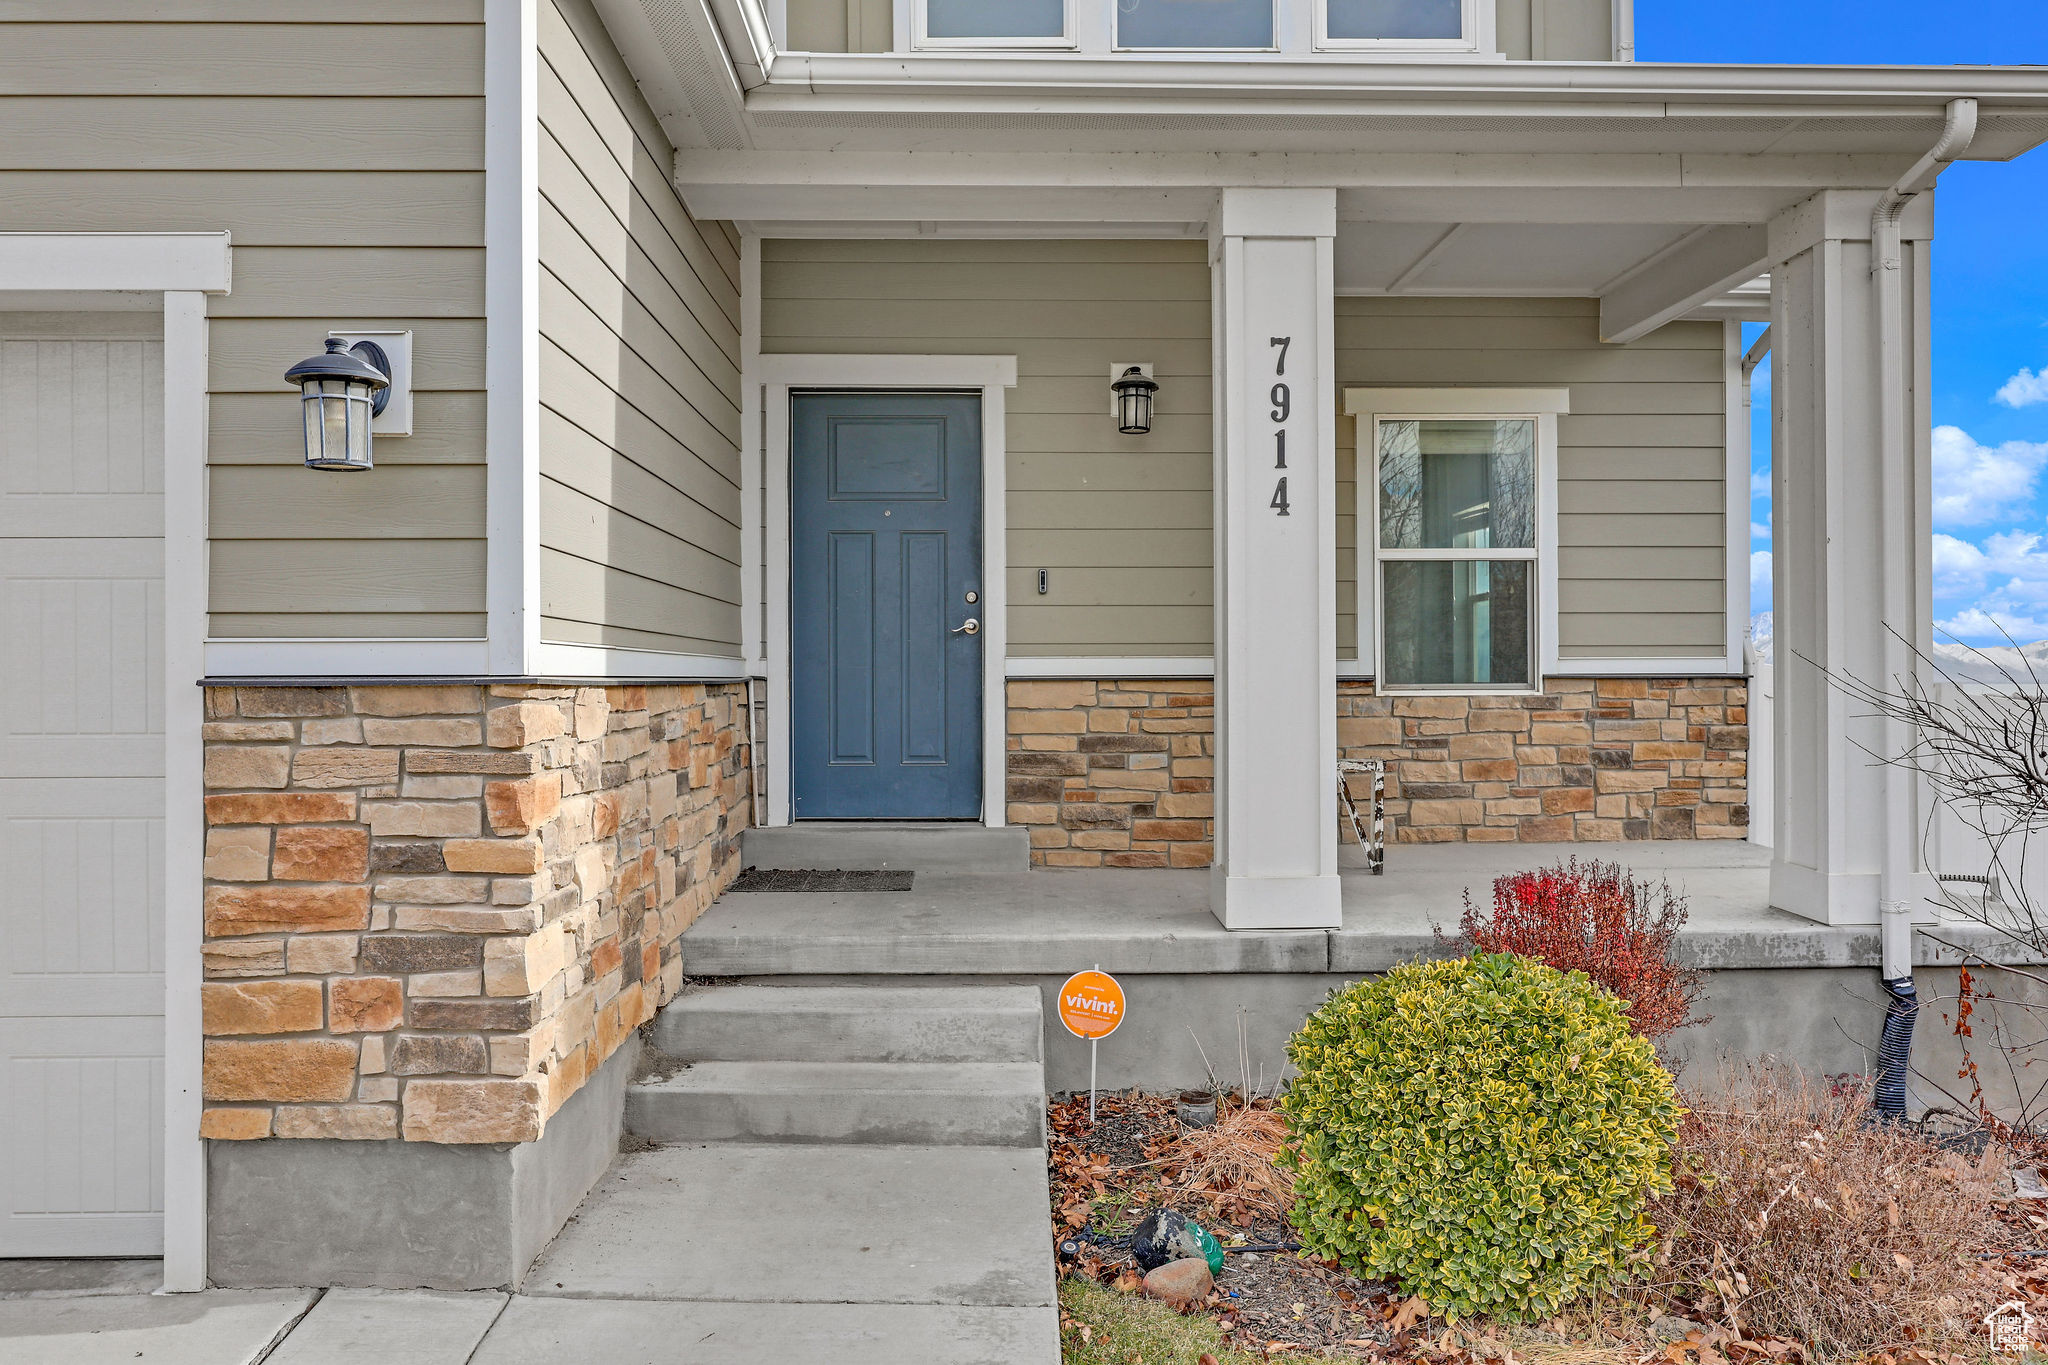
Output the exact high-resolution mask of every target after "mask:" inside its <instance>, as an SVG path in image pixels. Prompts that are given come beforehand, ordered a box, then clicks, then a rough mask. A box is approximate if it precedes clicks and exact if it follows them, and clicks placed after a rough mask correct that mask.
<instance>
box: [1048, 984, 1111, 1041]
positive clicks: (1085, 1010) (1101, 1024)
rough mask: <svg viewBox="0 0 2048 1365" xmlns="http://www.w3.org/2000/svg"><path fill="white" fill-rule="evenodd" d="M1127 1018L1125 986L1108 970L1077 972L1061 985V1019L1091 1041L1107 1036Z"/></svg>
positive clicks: (1068, 1028) (1070, 1030) (1074, 1031)
mask: <svg viewBox="0 0 2048 1365" xmlns="http://www.w3.org/2000/svg"><path fill="white" fill-rule="evenodd" d="M1123 1021H1124V988H1123V987H1122V986H1120V985H1118V984H1117V980H1116V978H1115V977H1113V976H1111V975H1110V974H1109V973H1108V972H1104V971H1092V972H1075V973H1074V974H1073V975H1072V976H1070V977H1068V978H1067V982H1066V984H1065V985H1063V986H1061V987H1060V1022H1061V1023H1062V1024H1065V1025H1066V1026H1067V1032H1069V1033H1071V1034H1073V1035H1074V1036H1075V1037H1076V1038H1085V1039H1087V1040H1088V1041H1089V1042H1091V1043H1092V1042H1096V1041H1097V1040H1099V1039H1103V1038H1107V1037H1108V1036H1109V1035H1110V1034H1112V1033H1115V1032H1116V1030H1117V1026H1118V1025H1119V1024H1121V1023H1123Z"/></svg>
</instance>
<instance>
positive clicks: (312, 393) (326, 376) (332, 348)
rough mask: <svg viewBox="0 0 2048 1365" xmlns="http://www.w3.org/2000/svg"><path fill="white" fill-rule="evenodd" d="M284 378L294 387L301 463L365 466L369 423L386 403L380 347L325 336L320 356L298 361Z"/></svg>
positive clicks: (387, 372)
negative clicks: (301, 426) (302, 425)
mask: <svg viewBox="0 0 2048 1365" xmlns="http://www.w3.org/2000/svg"><path fill="white" fill-rule="evenodd" d="M284 377H285V381H286V382H287V383H291V384H297V385H298V386H299V408H300V412H301V413H302V415H303V416H304V417H305V421H306V467H307V468H308V469H368V468H370V467H371V465H370V423H371V421H372V420H373V419H374V418H375V417H376V416H377V415H378V414H379V413H381V412H383V411H384V409H385V407H386V405H388V404H389V403H390V402H391V359H390V357H389V356H387V355H386V354H385V353H384V348H383V347H382V346H379V345H378V344H377V343H376V342H374V341H358V342H357V343H356V344H355V345H353V346H351V345H349V344H348V342H347V341H346V340H344V339H343V338H341V337H329V338H328V339H327V350H326V351H325V352H324V353H323V354H321V355H316V356H313V357H311V358H309V359H306V360H301V361H300V362H299V363H298V364H296V365H294V366H292V367H291V368H290V369H289V370H286V371H285V372H284Z"/></svg>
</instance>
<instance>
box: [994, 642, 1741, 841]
mask: <svg viewBox="0 0 2048 1365" xmlns="http://www.w3.org/2000/svg"><path fill="white" fill-rule="evenodd" d="M1544 685H1545V689H1546V690H1545V691H1544V692H1543V693H1541V694H1540V695H1534V696H1501V697H1440V696H1396V697H1383V696H1379V695H1377V694H1375V693H1374V691H1373V690H1372V685H1371V684H1370V683H1362V682H1348V681H1347V682H1342V683H1340V684H1339V686H1338V694H1337V717H1338V719H1337V739H1338V744H1339V747H1340V752H1341V753H1342V755H1343V757H1345V758H1380V759H1386V760H1389V764H1390V766H1389V771H1388V774H1387V816H1388V820H1387V823H1388V831H1389V833H1388V839H1389V841H1390V842H1398V843H1408V844H1417V843H1457V842H1469V843H1481V842H1489V843H1514V842H1522V843H1568V842H1598V843H1607V842H1617V843H1618V842H1622V841H1625V840H1634V839H1743V838H1747V837H1748V834H1749V784H1748V773H1749V761H1748V759H1749V728H1748V720H1749V716H1748V705H1749V692H1748V686H1747V684H1746V682H1745V681H1744V680H1743V679H1741V678H1662V679H1650V680H1644V679H1636V678H1601V679H1592V678H1551V679H1547V680H1546V681H1545V684H1544ZM1214 702H1215V694H1214V691H1213V689H1212V688H1211V687H1210V686H1209V684H1207V683H1205V682H1197V681H1193V680H1184V681H1149V682H1148V681H1132V680H1113V681H1112V680H1104V681H1095V680H1082V681H1057V682H1053V681H1047V682H1013V683H1011V684H1010V685H1009V707H1010V712H1009V731H1010V738H1009V748H1010V757H1009V819H1010V821H1011V822H1012V823H1013V824H1019V825H1025V826H1028V827H1029V828H1030V831H1031V850H1032V852H1031V858H1032V861H1033V862H1034V863H1036V864H1039V865H1042V866H1048V867H1206V866H1208V865H1209V861H1210V857H1211V854H1212V851H1213V849H1212V839H1213V830H1212V817H1213V815H1214V813H1215V812H1214V801H1213V797H1212V794H1211V788H1212V782H1213V778H1214V775H1215V767H1214V754H1215V744H1214V734H1213V731H1214V727H1215V714H1216V712H1215V705H1214ZM1352 781H1353V787H1352V790H1353V793H1354V795H1355V796H1357V797H1359V798H1361V799H1362V798H1364V797H1366V796H1367V795H1368V794H1369V792H1370V787H1369V785H1368V784H1369V779H1364V778H1354V779H1353V780H1352ZM1361 809H1363V808H1361ZM1345 837H1346V838H1347V840H1348V839H1349V837H1350V836H1349V832H1348V831H1346V835H1345Z"/></svg>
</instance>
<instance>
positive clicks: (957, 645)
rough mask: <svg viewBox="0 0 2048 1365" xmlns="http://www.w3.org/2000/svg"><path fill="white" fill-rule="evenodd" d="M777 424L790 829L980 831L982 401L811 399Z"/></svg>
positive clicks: (877, 396)
mask: <svg viewBox="0 0 2048 1365" xmlns="http://www.w3.org/2000/svg"><path fill="white" fill-rule="evenodd" d="M789 418H790V422H789V427H790V441H789V463H790V499H789V500H790V516H789V522H790V525H789V556H790V589H789V596H790V645H791V678H792V684H793V687H792V691H793V694H794V699H795V709H794V713H793V714H792V715H791V717H790V739H791V750H792V753H791V770H792V774H793V778H794V781H793V783H792V787H791V813H792V814H793V816H794V817H795V818H796V819H799V820H973V819H978V818H979V817H980V815H981V679H982V674H981V670H982V657H981V635H980V633H979V626H980V623H981V620H982V598H983V588H982V582H981V399H980V398H979V397H978V396H975V395H963V394H950V393H806V394H796V395H794V396H792V397H791V399H790V413H789ZM969 622H973V623H974V626H973V628H972V629H962V627H963V626H966V625H967V624H968V623H969Z"/></svg>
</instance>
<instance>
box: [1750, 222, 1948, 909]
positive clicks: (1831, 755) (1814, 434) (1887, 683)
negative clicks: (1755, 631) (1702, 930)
mask: <svg viewBox="0 0 2048 1365" xmlns="http://www.w3.org/2000/svg"><path fill="white" fill-rule="evenodd" d="M1876 202H1877V195H1875V194H1872V193H1860V192H1849V191H1832V190H1831V191H1826V192H1823V193H1821V194H1818V195H1816V196H1814V197H1813V198H1812V199H1810V200H1807V201H1806V202H1805V203H1802V204H1800V205H1798V206H1796V207H1794V208H1791V209H1788V210H1786V211H1785V212H1784V213H1783V214H1781V215H1780V216H1779V217H1778V218H1777V220H1776V221H1774V222H1773V223H1772V224H1771V229H1770V242H1771V260H1772V263H1773V270H1772V276H1771V279H1772V287H1771V314H1772V326H1773V329H1774V330H1773V333H1772V335H1773V338H1774V343H1775V350H1774V359H1773V360H1772V373H1771V394H1772V396H1771V415H1772V430H1773V440H1772V472H1771V482H1772V501H1771V507H1772V514H1771V515H1772V528H1771V530H1772V535H1771V545H1772V550H1773V555H1772V574H1773V579H1774V582H1775V594H1774V600H1773V611H1774V613H1775V618H1776V619H1775V639H1776V662H1775V671H1776V683H1777V697H1776V704H1775V715H1774V723H1773V742H1774V744H1775V746H1776V754H1775V767H1776V773H1775V790H1774V793H1773V802H1774V809H1773V823H1774V826H1775V834H1776V840H1777V842H1776V847H1775V849H1774V860H1773V862H1772V865H1771V904H1772V905H1774V906H1777V907H1779V908H1781V909H1785V910H1790V911H1793V912H1795V913H1797V914H1801V915H1804V916H1807V917H1808V918H1810V919H1815V920H1819V921H1822V922H1823V923H1827V924H1876V923H1878V922H1879V898H1880V897H1879V882H1880V877H1881V872H1882V867H1883V861H1884V854H1885V851H1886V848H1887V847H1888V845H1890V844H1893V843H1904V844H1906V845H1907V848H1906V857H1907V858H1908V859H1909V862H1908V863H1907V865H1906V873H1907V879H1906V882H1905V884H1904V885H1905V888H1906V892H1907V899H1908V900H1909V903H1910V904H1912V905H1913V906H1914V907H1915V911H1914V917H1915V919H1918V918H1920V916H1921V915H1922V914H1923V913H1926V912H1927V901H1928V898H1929V897H1930V896H1931V895H1932V894H1933V892H1934V883H1933V879H1932V877H1931V876H1930V875H1929V873H1928V870H1927V868H1926V865H1925V859H1924V857H1923V848H1922V833H1923V832H1924V830H1925V828H1926V817H1927V815H1928V812H1929V804H1928V798H1927V796H1926V793H1925V789H1924V787H1923V786H1922V784H1921V783H1920V782H1919V781H1918V780H1917V779H1915V778H1914V777H1912V776H1911V775H1909V774H1908V773H1906V772H1904V771H1903V770H1901V769H1898V768H1894V767H1886V766H1882V765H1878V764H1877V763H1876V762H1875V760H1874V759H1873V758H1872V756H1871V755H1872V754H1873V753H1890V752H1896V750H1897V749H1898V747H1899V743H1898V737H1897V736H1893V737H1891V738H1887V737H1886V735H1885V734H1884V727H1883V726H1882V724H1881V723H1880V722H1878V721H1876V720H1873V719H1869V718H1868V717H1867V716H1866V714H1865V713H1866V712H1867V710H1868V708H1867V707H1864V706H1860V705H1858V704H1857V703H1856V702H1854V701H1852V700H1850V699H1849V698H1848V697H1846V696H1844V695H1843V694H1842V692H1841V690H1840V689H1839V688H1837V687H1835V686H1833V685H1832V684H1830V683H1829V682H1828V680H1827V678H1826V677H1825V676H1824V674H1823V670H1827V671H1828V672H1833V673H1836V674H1841V675H1845V676H1849V677H1853V678H1855V679H1857V680H1859V681H1861V682H1865V683H1870V684H1873V685H1878V686H1882V687H1886V688H1896V687H1897V686H1898V684H1897V683H1896V682H1895V681H1894V679H1895V678H1896V677H1899V676H1901V675H1904V676H1911V674H1912V671H1913V659H1912V654H1911V651H1909V650H1908V649H1906V648H1905V647H1904V646H1903V645H1901V644H1900V643H1899V642H1898V641H1897V640H1895V639H1893V638H1892V637H1891V636H1890V635H1889V634H1888V628H1889V629H1895V630H1897V631H1898V632H1899V634H1900V635H1902V636H1903V637H1904V638H1905V639H1906V640H1909V641H1912V642H1913V644H1914V646H1915V647H1917V648H1918V649H1920V650H1922V651H1925V650H1926V649H1928V648H1929V646H1930V644H1931V635H1932V615H1933V613H1932V599H1933V562H1932V561H1933V523H1932V518H1931V513H1930V509H1931V505H1932V496H1933V495H1932V477H1931V467H1932V458H1933V457H1932V443H1933V430H1932V428H1933V423H1932V418H1931V409H1930V406H1929V395H1930V392H1931V379H1930V372H1929V344H1928V334H1929V327H1928V316H1929V313H1928V271H1927V261H1928V241H1929V239H1930V238H1931V237H1932V236H1933V226H1934V197H1933V195H1931V194H1926V195H1922V196H1920V198H1919V199H1917V200H1916V201H1914V202H1913V203H1912V205H1911V206H1910V207H1909V208H1908V210H1907V214H1906V217H1905V221H1904V228H1905V234H1904V235H1905V238H1906V244H1905V250H1904V252H1903V254H1902V262H1901V264H1902V267H1903V272H1904V275H1905V279H1904V285H1905V289H1904V294H1905V316H1904V326H1903V328H1902V329H1901V332H1902V335H1901V336H1900V337H1899V338H1898V342H1899V344H1896V345H1895V346H1893V347H1892V348H1890V349H1889V351H1888V350H1887V348H1886V347H1884V346H1883V345H1882V344H1881V340H1880V329H1879V326H1878V308H1877V301H1876V290H1875V287H1874V284H1873V280H1872V270H1871V265H1872V259H1873V253H1872V249H1871V211H1872V209H1873V207H1874V206H1875V204H1876ZM1886 401H1892V402H1897V403H1901V404H1903V408H1902V412H1903V414H1904V420H1905V430H1906V439H1905V441H1904V448H1903V452H1902V453H1901V454H1900V455H1899V456H1898V457H1896V458H1895V459H1894V460H1893V461H1892V463H1891V465H1890V466H1889V467H1887V465H1886V462H1885V459H1884V456H1883V454H1882V442H1881V440H1880V433H1879V422H1880V415H1879V414H1880V404H1881V403H1884V402H1886ZM1895 790H1896V791H1897V792H1898V793H1899V794H1900V795H1901V798H1902V800H1903V801H1904V802H1905V805H1904V806H1903V807H1895V808H1893V810H1892V814H1891V817H1890V818H1891V828H1892V829H1896V830H1903V829H1905V828H1906V824H1905V821H1904V820H1903V818H1901V817H1902V815H1903V813H1904V811H1907V810H1910V812H1911V814H1912V820H1911V826H1910V828H1911V831H1912V832H1911V833H1910V834H1906V835H1904V837H1903V838H1902V837H1901V835H1900V834H1898V833H1894V832H1888V826H1887V818H1888V817H1887V802H1888V793H1892V792H1894V791H1895Z"/></svg>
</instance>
